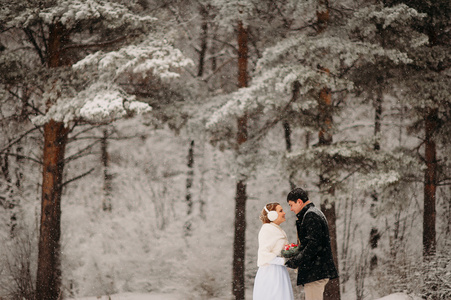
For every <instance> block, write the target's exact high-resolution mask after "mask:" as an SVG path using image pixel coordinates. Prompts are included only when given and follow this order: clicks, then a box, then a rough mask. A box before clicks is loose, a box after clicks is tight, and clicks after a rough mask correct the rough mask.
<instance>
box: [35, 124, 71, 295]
mask: <svg viewBox="0 0 451 300" xmlns="http://www.w3.org/2000/svg"><path fill="white" fill-rule="evenodd" d="M67 135H68V129H67V128H65V127H64V123H61V122H55V121H53V120H51V121H49V122H48V123H47V124H45V125H44V162H43V172H42V207H41V227H40V235H39V257H38V271H37V281H36V299H37V300H57V299H58V298H59V296H60V292H61V291H60V285H61V270H60V236H61V194H62V179H63V170H64V153H65V148H66V142H67Z"/></svg>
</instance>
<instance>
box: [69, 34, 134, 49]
mask: <svg viewBox="0 0 451 300" xmlns="http://www.w3.org/2000/svg"><path fill="white" fill-rule="evenodd" d="M137 36H139V34H132V35H124V36H121V37H119V38H117V39H115V40H111V41H106V42H102V43H92V44H75V45H69V46H66V47H64V48H63V49H61V51H62V52H64V51H67V50H69V49H80V48H83V49H85V48H104V47H106V46H111V45H113V44H116V43H119V42H122V41H124V40H126V39H129V38H134V37H137Z"/></svg>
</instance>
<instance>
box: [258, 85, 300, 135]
mask: <svg viewBox="0 0 451 300" xmlns="http://www.w3.org/2000/svg"><path fill="white" fill-rule="evenodd" d="M299 89H300V84H299V82H298V81H295V82H294V83H293V89H292V96H291V99H290V101H288V103H287V104H285V106H284V107H283V109H282V113H281V114H280V115H279V117H276V118H275V119H274V120H272V121H269V122H267V123H266V124H265V125H263V127H262V128H261V129H260V130H259V131H257V133H256V134H255V135H253V136H251V137H250V138H249V141H253V140H258V139H260V138H261V137H262V136H263V135H264V134H265V133H266V132H267V131H268V130H269V129H271V128H272V127H274V126H275V125H276V124H277V123H279V122H280V120H282V119H283V118H284V117H285V114H286V112H287V111H288V107H289V106H290V105H291V104H292V103H293V102H295V101H296V100H297V98H298V96H299V95H298V94H299Z"/></svg>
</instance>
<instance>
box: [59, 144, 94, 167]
mask: <svg viewBox="0 0 451 300" xmlns="http://www.w3.org/2000/svg"><path fill="white" fill-rule="evenodd" d="M98 143H100V139H99V140H97V141H95V142H94V143H91V144H90V145H88V146H86V147H85V148H83V149H81V150H80V151H78V152H76V153H74V154H73V155H71V156H69V157H66V158H65V159H64V162H65V163H69V162H71V161H73V160H76V159H78V158H80V157H83V156H84V153H85V152H86V151H87V150H89V149H92V147H94V145H96V144H98Z"/></svg>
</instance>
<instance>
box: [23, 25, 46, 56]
mask: <svg viewBox="0 0 451 300" xmlns="http://www.w3.org/2000/svg"><path fill="white" fill-rule="evenodd" d="M23 31H24V32H25V34H26V36H27V37H28V40H29V41H30V43H31V44H32V45H33V47H34V49H35V50H36V52H37V53H38V55H39V58H40V59H41V63H42V64H45V57H44V54H42V50H41V48H40V47H39V45H38V43H37V42H36V39H35V38H34V36H33V32H32V31H31V29H30V28H24V29H23Z"/></svg>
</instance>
